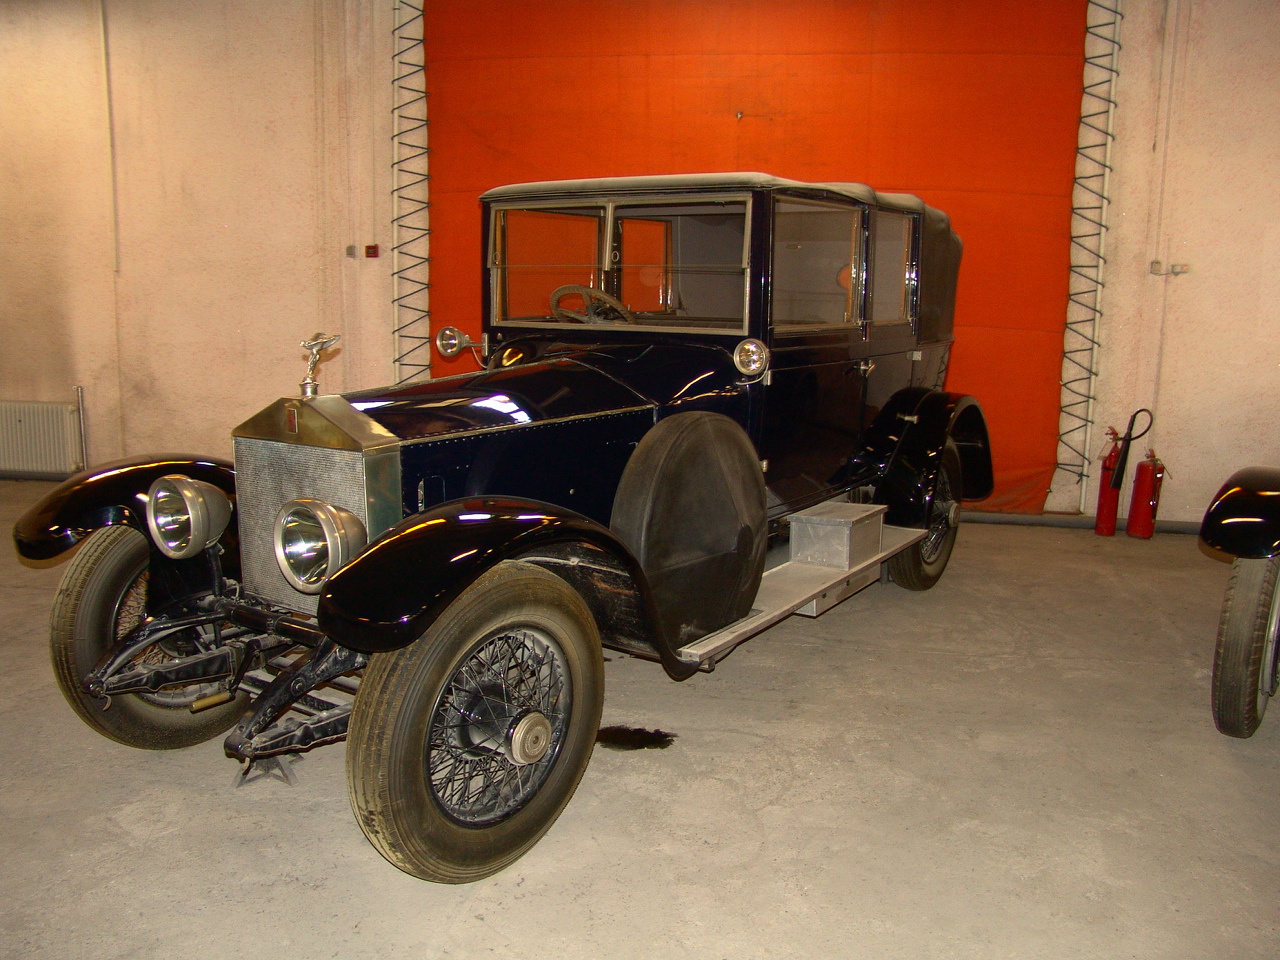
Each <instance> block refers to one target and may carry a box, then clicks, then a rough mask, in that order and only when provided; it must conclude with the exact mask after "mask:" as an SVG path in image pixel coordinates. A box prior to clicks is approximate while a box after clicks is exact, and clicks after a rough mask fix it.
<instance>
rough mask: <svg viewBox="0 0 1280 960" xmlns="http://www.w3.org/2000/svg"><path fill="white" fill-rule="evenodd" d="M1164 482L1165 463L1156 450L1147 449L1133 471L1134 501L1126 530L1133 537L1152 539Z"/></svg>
mask: <svg viewBox="0 0 1280 960" xmlns="http://www.w3.org/2000/svg"><path fill="white" fill-rule="evenodd" d="M1163 482H1164V464H1163V463H1161V462H1160V458H1159V457H1157V456H1156V452H1155V451H1154V450H1148V451H1147V459H1145V460H1143V461H1142V462H1141V463H1140V464H1138V466H1137V467H1136V468H1135V469H1134V471H1133V502H1132V503H1131V504H1130V505H1129V522H1128V523H1127V524H1125V528H1124V531H1125V533H1127V534H1129V536H1131V537H1141V538H1142V539H1143V540H1150V539H1151V535H1152V534H1153V533H1155V532H1156V510H1158V509H1159V508H1160V484H1162V483H1163Z"/></svg>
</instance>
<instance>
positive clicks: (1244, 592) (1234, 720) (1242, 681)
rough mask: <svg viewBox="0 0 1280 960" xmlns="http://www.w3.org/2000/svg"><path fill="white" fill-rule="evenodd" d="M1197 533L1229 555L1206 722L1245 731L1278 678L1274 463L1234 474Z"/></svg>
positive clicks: (1278, 534)
mask: <svg viewBox="0 0 1280 960" xmlns="http://www.w3.org/2000/svg"><path fill="white" fill-rule="evenodd" d="M1200 539H1201V541H1202V542H1203V543H1204V545H1205V546H1206V547H1208V548H1209V549H1210V550H1211V551H1215V552H1216V553H1217V554H1218V555H1219V556H1221V557H1222V558H1223V559H1228V560H1231V579H1230V580H1229V581H1228V583H1227V593H1226V597H1225V598H1224V599H1223V602H1222V616H1221V618H1220V620H1219V622H1218V638H1217V646H1216V648H1215V650H1214V656H1213V687H1212V689H1213V695H1212V697H1211V699H1210V702H1211V704H1212V707H1213V721H1214V724H1215V726H1217V728H1218V730H1220V731H1221V732H1222V733H1225V734H1227V735H1228V736H1231V737H1251V736H1253V734H1254V732H1255V731H1256V730H1257V729H1258V725H1259V724H1260V723H1261V722H1262V716H1263V714H1264V713H1265V712H1266V709H1267V704H1268V703H1269V702H1270V701H1271V698H1272V697H1273V696H1274V695H1275V692H1276V687H1277V685H1278V684H1280V668H1278V666H1280V665H1278V664H1277V656H1278V655H1280V644H1277V642H1276V639H1277V635H1280V470H1278V469H1276V468H1275V467H1246V468H1244V469H1243V470H1237V471H1236V472H1235V473H1233V474H1232V475H1231V476H1230V478H1228V480H1227V482H1226V483H1224V484H1223V485H1222V487H1221V489H1219V490H1218V494H1217V496H1215V497H1214V498H1213V503H1211V504H1210V505H1209V509H1208V510H1207V511H1205V515H1204V520H1203V522H1202V523H1201V525H1200Z"/></svg>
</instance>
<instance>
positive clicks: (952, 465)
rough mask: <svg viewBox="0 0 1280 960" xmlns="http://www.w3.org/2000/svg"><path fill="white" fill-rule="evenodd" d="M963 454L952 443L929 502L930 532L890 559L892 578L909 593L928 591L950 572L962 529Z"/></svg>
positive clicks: (944, 458)
mask: <svg viewBox="0 0 1280 960" xmlns="http://www.w3.org/2000/svg"><path fill="white" fill-rule="evenodd" d="M963 489H964V486H963V484H962V483H961V474H960V451H958V450H957V449H956V445H955V444H954V443H953V442H952V441H950V440H948V441H947V445H946V446H945V447H944V448H943V450H942V464H941V466H940V467H939V469H938V475H937V477H936V479H935V480H934V485H933V497H932V498H931V499H930V501H929V529H928V531H927V532H926V533H925V535H924V539H923V540H919V541H917V542H916V543H913V544H912V545H911V546H909V547H907V549H905V550H903V551H902V552H901V553H896V554H894V555H893V556H892V557H890V558H889V576H891V577H892V578H893V582H894V583H896V584H898V585H899V586H901V587H906V588H907V589H908V590H928V589H929V588H930V587H932V586H933V585H934V584H935V583H937V582H938V580H939V578H941V577H942V572H943V571H944V570H946V569H947V561H948V560H950V559H951V550H952V548H953V547H954V546H955V543H956V534H957V533H958V532H959V529H960V491H961V490H963Z"/></svg>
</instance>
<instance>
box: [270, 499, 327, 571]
mask: <svg viewBox="0 0 1280 960" xmlns="http://www.w3.org/2000/svg"><path fill="white" fill-rule="evenodd" d="M280 551H281V553H282V554H283V555H284V562H285V563H286V564H288V567H289V570H290V572H292V574H293V576H294V578H296V579H297V580H299V581H301V582H302V583H305V584H307V585H308V586H310V585H312V584H318V583H319V582H320V581H321V580H323V579H324V578H325V575H326V572H327V571H328V569H329V541H328V540H327V539H325V535H324V527H322V526H321V525H320V521H319V520H318V519H316V515H315V514H314V513H312V512H311V510H309V509H308V508H307V507H304V506H294V507H293V508H292V509H290V510H289V511H287V512H286V513H284V514H282V516H281V521H280Z"/></svg>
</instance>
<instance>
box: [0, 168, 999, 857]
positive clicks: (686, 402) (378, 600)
mask: <svg viewBox="0 0 1280 960" xmlns="http://www.w3.org/2000/svg"><path fill="white" fill-rule="evenodd" d="M482 208H483V217H484V258H485V260H484V262H485V265H486V270H487V283H486V286H485V289H484V296H483V335H482V337H481V339H480V341H479V343H475V344H473V343H471V341H470V338H469V337H467V336H465V335H463V334H462V333H460V332H459V331H458V330H456V329H452V328H446V329H444V330H442V331H440V333H439V335H438V338H437V341H436V342H437V346H438V349H439V351H440V352H441V353H442V354H443V355H445V356H452V355H455V354H457V353H459V352H460V351H462V350H465V349H467V348H468V347H470V348H471V349H473V350H474V351H475V352H476V355H477V356H478V357H480V358H481V359H482V361H483V369H482V370H480V371H479V372H474V373H465V374H462V375H460V376H453V377H446V378H442V379H434V380H430V381H427V382H420V383H409V384H402V385H399V386H394V387H387V388H383V389H377V390H361V391H358V392H355V393H349V394H346V395H342V396H337V395H329V396H326V395H321V394H320V392H319V390H318V389H317V385H316V380H315V377H314V372H315V365H316V362H317V360H318V359H320V358H321V357H322V355H323V351H324V350H325V349H326V348H327V347H328V346H330V345H331V344H332V338H329V337H324V336H320V335H317V337H316V338H315V339H313V340H311V341H308V342H306V343H304V344H303V346H304V347H306V348H307V349H309V350H310V351H311V363H310V366H309V367H308V374H307V379H306V380H305V381H304V382H303V388H302V396H300V397H296V398H285V399H281V400H278V401H277V402H275V403H273V404H271V405H270V406H268V407H267V408H266V409H265V410H263V411H262V412H261V413H259V414H257V415H255V416H253V417H251V418H250V419H249V420H247V421H246V422H245V423H243V424H241V425H240V426H239V427H237V428H236V429H235V431H234V440H235V463H234V466H233V465H232V464H231V463H227V462H224V461H221V460H218V459H214V458H204V457H196V456H162V457H151V458H141V459H133V460H128V461H122V462H118V463H112V464H107V465H105V466H102V467H99V468H97V469H94V470H90V471H87V472H85V473H82V474H79V475H77V476H75V477H73V478H71V479H70V480H68V481H67V482H66V483H64V484H62V485H61V486H60V487H58V488H57V489H56V490H55V491H53V492H52V493H51V494H50V495H49V496H47V497H45V498H44V499H43V500H42V501H41V502H40V503H39V504H37V505H36V506H35V507H33V508H32V509H31V510H30V511H29V512H28V513H27V514H26V515H25V516H24V517H23V518H22V519H21V520H20V521H19V523H18V524H17V526H16V528H15V532H14V536H15V539H16V542H17V545H18V549H19V551H20V552H21V553H22V554H23V555H24V556H26V557H29V558H47V557H51V556H54V555H56V554H58V553H60V552H62V551H65V550H68V549H69V548H71V547H73V546H75V545H76V544H77V543H79V542H80V541H82V540H83V541H86V542H85V543H83V545H82V546H81V548H80V550H79V551H78V552H77V553H76V554H75V557H74V560H73V562H72V563H71V565H70V567H69V568H68V570H67V573H66V576H65V579H64V582H63V585H62V588H61V592H60V594H59V597H58V600H57V603H56V606H55V608H54V612H53V624H52V651H53V662H54V666H55V669H56V672H57V677H58V681H59V683H60V685H61V687H62V690H63V692H64V693H65V695H66V697H67V699H68V701H69V702H70V703H71V705H72V707H73V708H75V710H76V711H77V712H78V713H79V714H80V716H81V717H82V718H83V719H84V720H85V721H86V722H87V723H88V724H89V725H90V726H92V727H93V728H95V729H96V730H97V731H99V732H100V733H102V734H104V735H105V736H108V737H111V738H113V739H115V740H118V741H120V742H121V743H125V744H130V745H133V746H138V747H148V748H168V747H180V746H185V745H188V744H193V743H197V742H199V741H202V740H205V739H207V738H210V737H213V736H216V735H218V734H220V733H223V732H226V731H227V730H230V733H229V735H228V736H227V738H226V744H225V746H226V752H227V753H228V755H230V756H231V757H234V758H238V759H240V760H241V761H243V762H244V763H245V764H246V767H247V766H248V765H249V764H251V763H253V762H255V761H258V760H262V759H263V758H268V757H273V756H276V755H279V754H282V753H287V752H291V751H300V750H306V749H309V748H311V747H314V746H317V745H320V744H324V743H330V742H334V741H338V740H342V739H344V738H345V739H346V740H347V741H348V743H347V770H348V782H349V788H350V795H351V801H352V805H353V807H354V810H355V813H356V817H357V819H358V821H359V823H360V826H361V827H362V828H363V830H364V831H365V833H366V835H367V836H368V837H369V839H370V840H371V841H372V843H373V844H374V846H375V847H377V849H378V850H379V851H380V852H381V853H382V854H383V855H384V856H385V857H386V858H387V859H388V860H390V861H391V862H392V863H393V864H395V865H396V866H397V867H399V868H401V869H402V870H405V871H407V872H409V873H411V874H414V875H416V876H419V877H424V878H428V879H433V880H441V881H447V882H463V881H468V880H474V879H477V878H480V877H483V876H486V875H488V874H490V873H493V872H494V871H496V870H499V869H501V868H502V867H503V866H505V865H507V864H509V863H510V862H512V861H513V860H515V859H516V858H517V857H519V856H520V855H521V854H522V853H524V852H525V851H526V850H528V849H529V847H530V846H532V845H533V844H534V843H535V842H536V841H537V840H538V838H539V837H541V836H542V835H543V833H545V832H546V830H547V829H548V828H549V827H550V825H551V824H552V822H553V821H554V820H555V818H556V817H557V816H558V815H559V813H560V811H561V810H562V809H563V808H564V806H565V804H566V803H567V802H568V800H569V798H570V796H571V795H572V793H573V791H574V789H575V788H576V786H577V783H578V781H579V779H580V778H581V776H582V774H583V771H584V770H585V768H586V765H587V761H588V758H589V756H590V754H591V751H592V747H593V744H594V742H595V739H596V735H597V728H598V725H599V719H600V715H601V705H602V701H603V658H602V647H604V648H609V649H612V650H618V651H623V652H625V653H627V654H631V655H634V656H637V657H642V658H646V659H649V660H652V661H654V662H656V663H659V664H661V666H662V668H663V669H664V670H665V671H666V672H667V674H668V675H670V676H671V677H672V678H673V679H676V680H682V679H685V678H687V677H690V676H691V675H693V674H695V673H696V672H697V671H699V670H709V669H711V668H712V667H713V666H714V665H715V663H716V662H717V660H719V659H721V658H722V657H724V656H725V655H726V654H727V653H728V652H729V651H730V650H731V649H732V648H733V647H734V646H735V645H736V644H738V643H740V642H741V641H743V640H745V639H747V638H748V637H749V636H751V635H752V634H754V633H757V632H759V631H760V630H763V629H764V628H766V627H768V626H769V625H770V624H772V623H776V622H777V621H778V620H779V619H781V618H782V617H784V616H787V615H789V614H790V613H792V612H800V613H806V614H809V615H814V616H816V615H817V614H819V613H821V612H822V610H824V609H826V608H828V607H829V606H831V605H832V604H834V603H836V602H838V601H839V600H841V599H843V598H844V597H845V596H848V595H849V594H850V593H852V592H854V591H855V590H858V589H861V588H862V587H863V586H866V585H867V584H869V583H871V582H873V581H875V580H877V579H880V578H881V576H882V573H883V574H884V575H886V576H889V577H891V578H892V579H893V580H895V581H896V582H898V583H899V584H901V585H903V586H906V587H908V588H911V589H925V588H928V587H930V586H932V585H933V583H934V582H935V581H936V580H937V579H938V577H939V576H940V575H941V573H942V571H943V569H944V567H945V566H946V564H947V560H948V558H949V556H950V554H951V549H952V544H953V542H954V539H955V536H956V524H957V521H958V514H959V511H958V506H959V502H960V500H962V499H975V498H981V497H983V496H986V495H987V494H988V493H989V492H990V490H991V485H992V470H991V457H990V452H989V448H988V440H987V428H986V423H985V420H984V418H983V415H982V411H981V409H980V407H979V406H978V404H977V403H976V402H975V401H974V400H973V399H972V398H971V397H967V396H958V395H955V394H951V393H946V392H944V391H943V390H942V386H943V381H944V377H945V374H946V368H947V359H948V351H949V349H950V344H951V340H952V313H953V305H954V300H955V290H956V280H957V274H958V269H959V264H960V241H959V239H958V238H957V237H956V235H955V234H954V233H953V232H952V230H951V228H950V224H949V221H948V219H947V217H946V215H945V214H943V213H942V212H940V211H938V210H935V209H932V208H930V207H928V206H926V205H925V204H924V203H922V202H921V201H920V200H919V199H917V198H915V197H911V196H905V195H898V194H879V193H876V192H875V191H873V190H871V189H870V188H868V187H865V186H862V185H859V184H853V183H825V184H813V183H798V182H794V181H789V180H782V179H777V178H774V177H769V176H764V175H761V174H724V175H697V176H673V177H645V178H628V179H613V180H599V181H568V182H557V183H535V184H524V185H518V186H508V187H503V188H500V189H497V190H493V191H490V192H489V193H487V194H485V195H484V196H483V197H482ZM788 536H789V539H790V551H791V554H790V556H791V559H790V560H789V561H788V562H784V563H781V564H780V565H778V566H776V567H771V568H770V569H769V571H768V572H767V573H766V572H765V567H766V548H767V546H768V544H769V542H770V538H771V537H774V539H775V540H778V541H781V540H782V539H783V538H784V537H788Z"/></svg>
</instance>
